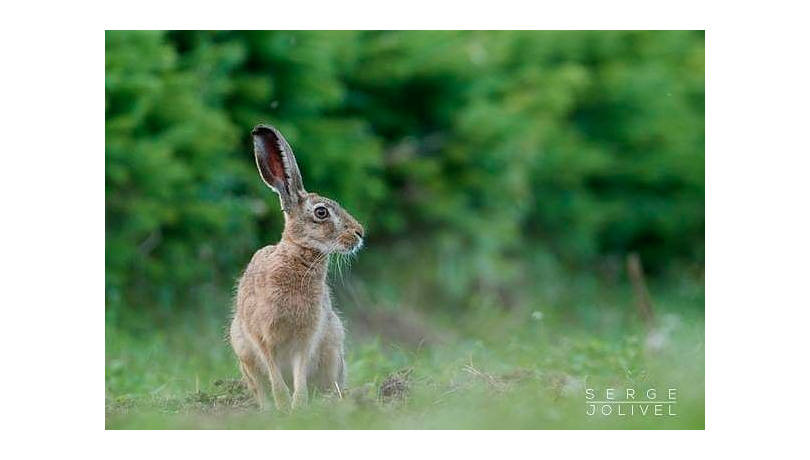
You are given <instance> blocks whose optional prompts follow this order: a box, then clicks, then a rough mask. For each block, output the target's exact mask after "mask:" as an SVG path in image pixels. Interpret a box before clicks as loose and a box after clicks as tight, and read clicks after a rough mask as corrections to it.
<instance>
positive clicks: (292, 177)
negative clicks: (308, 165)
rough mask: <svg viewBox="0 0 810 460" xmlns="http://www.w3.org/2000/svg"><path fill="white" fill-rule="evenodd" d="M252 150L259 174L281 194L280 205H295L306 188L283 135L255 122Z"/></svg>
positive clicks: (287, 208) (291, 206) (287, 206)
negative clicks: (256, 124)
mask: <svg viewBox="0 0 810 460" xmlns="http://www.w3.org/2000/svg"><path fill="white" fill-rule="evenodd" d="M253 151H254V153H255V154H256V166H258V168H259V174H261V176H262V179H263V180H264V182H265V183H266V184H267V185H268V186H270V188H272V189H273V190H274V191H275V192H276V193H278V195H279V196H280V197H281V203H282V206H283V208H284V209H285V210H289V209H290V208H293V207H296V206H298V204H299V203H300V200H301V198H302V197H304V196H305V194H306V191H304V183H303V181H302V180H301V172H300V171H299V170H298V163H297V162H296V161H295V155H293V152H292V149H291V148H290V144H288V143H287V140H286V139H284V136H282V135H281V133H280V132H278V130H277V129H276V128H274V127H272V126H267V125H259V126H257V127H255V128H253Z"/></svg>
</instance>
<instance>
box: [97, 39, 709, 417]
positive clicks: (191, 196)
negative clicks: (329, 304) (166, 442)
mask: <svg viewBox="0 0 810 460" xmlns="http://www.w3.org/2000/svg"><path fill="white" fill-rule="evenodd" d="M105 46H106V65H105V98H106V104H105V119H106V125H105V126H106V128H105V129H106V159H105V162H106V172H105V174H106V190H105V192H106V282H105V296H106V323H107V365H106V370H107V372H106V374H107V375H106V380H107V410H108V417H109V414H110V413H116V414H117V413H119V412H121V411H123V412H122V413H124V414H125V415H127V414H131V413H132V410H130V409H121V407H125V408H129V407H130V406H131V405H132V404H134V403H131V401H141V402H143V401H144V400H145V399H144V395H149V397H154V396H155V395H156V394H161V395H162V394H164V393H166V394H171V395H175V396H176V395H177V394H181V393H183V392H184V391H186V392H187V391H191V389H193V391H194V392H196V393H199V392H201V391H204V389H203V390H201V389H200V385H202V386H203V387H206V385H209V384H210V382H207V381H203V382H202V383H200V382H199V380H200V377H199V375H200V372H201V371H200V369H202V368H205V367H210V366H209V365H210V363H211V359H213V358H211V359H208V358H205V357H203V358H201V359H203V362H202V363H198V364H195V365H194V366H196V367H193V368H189V369H182V370H177V369H173V370H169V369H168V368H167V370H166V371H165V373H164V374H161V373H160V372H161V371H156V372H157V374H156V375H154V381H147V382H143V381H141V380H142V378H143V377H144V375H143V374H144V372H148V371H146V370H145V369H142V368H140V367H138V365H137V362H138V359H140V358H139V356H140V357H143V356H149V359H152V360H154V359H158V360H159V359H166V360H168V359H169V357H171V356H172V355H173V354H175V355H176V354H177V353H180V352H181V351H179V350H178V349H177V348H176V347H175V348H173V347H172V345H171V343H163V342H162V341H165V340H168V341H169V342H171V341H172V340H175V339H173V338H172V337H177V336H178V334H180V335H179V336H180V337H186V336H184V335H182V334H181V333H178V332H177V331H178V330H181V329H183V327H185V328H189V326H187V325H188V324H192V325H194V326H190V329H189V330H188V331H187V334H188V335H189V336H190V335H200V334H201V331H208V332H206V333H204V334H202V335H206V334H208V335H210V337H211V340H210V341H209V342H204V343H201V344H199V346H198V347H197V348H196V349H195V350H196V351H195V352H193V353H196V355H195V356H196V357H198V358H199V354H200V353H201V350H208V351H206V352H205V353H213V354H215V355H216V360H218V361H217V362H219V361H221V362H222V363H221V365H218V367H216V366H214V367H212V371H211V374H212V375H211V376H210V377H211V379H212V380H213V379H214V378H215V377H217V376H219V377H220V378H225V377H232V378H235V377H236V376H237V375H238V372H237V371H236V370H235V369H236V367H235V363H232V362H231V360H232V357H231V356H229V355H227V347H226V346H225V345H224V341H222V340H221V337H218V334H219V331H220V329H222V328H224V326H225V324H227V317H228V315H229V314H230V300H229V297H230V295H231V293H232V289H233V285H234V282H235V279H236V278H237V277H238V276H239V274H240V270H242V269H243V268H244V266H245V264H246V263H247V261H248V260H249V259H250V256H251V255H252V253H253V251H255V250H256V249H257V248H259V247H261V246H264V245H266V244H270V243H272V242H274V241H276V240H277V239H278V235H279V233H280V231H281V225H282V218H281V213H280V211H279V209H278V200H277V199H276V198H275V196H274V195H272V192H271V191H270V190H269V189H267V188H266V187H265V186H264V184H263V183H262V182H261V180H260V179H259V177H258V175H257V173H256V171H255V165H254V162H253V160H252V148H251V140H250V135H249V133H250V130H251V128H252V127H253V126H254V125H256V124H258V123H270V124H274V125H276V126H278V127H279V128H280V129H281V131H282V132H283V133H284V134H285V136H286V137H287V139H288V140H289V142H290V144H291V145H292V146H293V148H294V150H295V152H296V155H297V157H298V161H299V163H300V166H301V170H302V173H303V176H304V181H305V185H306V187H307V189H308V190H311V191H316V192H318V193H320V194H322V195H325V196H329V197H331V198H334V199H336V200H338V201H339V202H340V203H342V204H343V205H344V207H345V208H346V209H348V210H349V211H350V212H351V213H352V214H353V215H355V216H356V217H357V218H358V219H359V220H360V221H361V222H363V224H364V225H365V227H366V231H367V234H368V239H367V247H366V249H365V250H364V252H363V253H361V255H360V256H359V258H358V259H357V260H356V261H355V262H354V264H353V267H352V268H351V270H350V271H348V270H345V269H343V267H339V268H340V269H341V270H340V271H339V272H337V270H335V272H337V273H339V275H336V276H335V277H334V278H333V284H334V285H335V287H336V295H337V298H338V305H339V308H340V309H341V310H342V311H343V312H344V313H345V315H346V316H347V324H348V327H349V332H350V342H351V343H352V344H353V345H352V347H351V349H352V350H355V351H353V352H351V353H360V351H359V350H365V351H366V352H368V353H372V354H373V355H374V356H377V358H378V359H379V360H382V361H374V362H375V363H376V364H374V365H370V367H367V368H361V369H356V370H355V373H354V375H356V376H359V377H357V380H354V383H355V384H357V385H360V384H361V383H367V382H361V381H360V379H361V378H365V379H366V380H374V379H376V378H381V377H379V375H380V372H383V374H384V372H386V371H390V372H394V371H395V370H396V369H395V368H396V367H397V366H394V365H393V364H391V363H393V362H395V361H396V360H395V359H394V358H393V356H394V354H395V353H394V352H392V344H393V345H395V346H405V347H408V346H410V347H411V348H415V347H417V348H418V346H417V344H420V343H421V346H422V347H424V348H425V349H426V350H428V351H426V352H425V353H429V354H433V353H440V352H442V351H443V350H444V351H446V350H450V349H453V350H455V353H456V354H455V355H454V356H461V355H466V354H468V353H469V352H470V351H471V348H470V347H471V346H470V344H469V343H467V342H465V340H471V339H472V338H473V337H475V334H476V331H480V329H481V328H483V329H486V328H487V327H489V326H488V325H493V324H499V322H500V321H507V323H508V319H509V318H513V317H520V318H523V319H524V320H523V321H518V322H516V323H515V325H514V326H509V327H505V328H504V329H503V330H502V331H501V332H502V333H503V334H504V336H509V337H514V336H515V331H516V330H517V329H514V328H522V327H525V324H524V323H526V322H527V321H526V318H538V317H540V318H544V319H543V320H542V322H544V323H545V324H551V325H553V324H559V326H560V328H552V329H555V330H557V329H565V328H569V329H570V330H569V332H567V333H565V334H566V335H565V336H566V337H573V336H577V335H578V334H579V335H581V336H582V338H583V340H586V337H588V338H587V340H596V338H598V337H601V338H602V339H604V340H607V342H605V343H607V344H608V345H606V346H608V348H609V346H612V345H609V344H615V343H619V342H621V343H622V344H625V345H626V344H627V339H628V337H630V338H632V337H636V338H637V339H638V338H639V337H641V339H639V340H636V342H633V340H631V342H633V343H635V345H632V347H636V348H634V349H636V351H638V350H642V348H643V344H644V343H645V340H644V336H645V334H648V333H649V331H646V332H645V330H644V329H643V327H642V326H640V325H639V324H638V323H639V321H638V320H637V318H635V317H634V313H633V302H634V301H633V296H632V293H631V291H630V288H629V285H628V280H627V275H626V271H625V268H624V267H625V257H626V256H627V254H629V253H637V254H639V255H640V258H641V260H642V261H643V264H644V268H645V269H646V272H647V275H648V282H649V284H650V289H651V291H652V295H653V301H654V304H655V306H656V309H657V310H659V311H658V312H657V313H660V314H659V316H660V317H662V318H669V321H670V322H671V323H672V324H684V323H689V322H693V323H696V324H698V326H697V330H699V331H700V333H699V336H700V338H699V341H700V342H701V343H702V326H700V324H701V322H702V315H703V264H704V34H703V32H701V31H666V32H662V31H581V32H572V31H558V32H508V31H500V32H493V31H442V32H429V31H424V32H396V31H387V32H381V31H356V32H355V31H345V32H335V31H331V32H317V31H307V32H295V31H250V32H235V31H219V32H211V31H175V32H144V31H139V32H126V31H108V32H107V33H106V40H105ZM538 314H539V316H538ZM532 315H534V316H532ZM667 315H669V316H667ZM460 317H463V318H466V319H468V320H469V321H471V324H470V325H469V326H470V327H469V328H468V329H465V327H464V325H463V324H460V320H459V318H460ZM673 318H674V319H673ZM661 321H662V322H663V320H661ZM528 323H531V321H530V320H529V321H528ZM179 324H184V325H186V326H183V327H178V325H179ZM509 324H511V323H509ZM510 327H513V329H510ZM520 330H521V331H522V332H521V334H523V332H526V331H524V330H523V329H520ZM212 331H213V332H212ZM431 331H433V332H431ZM545 333H546V334H547V335H548V334H550V333H552V332H551V331H546V332H545ZM526 334H527V336H526V340H527V341H529V342H532V341H535V340H539V337H540V336H539V335H538V334H540V332H539V331H537V330H535V329H532V330H531V331H530V332H526ZM600 334H601V335H600ZM673 334H675V333H673ZM431 336H439V337H444V341H442V340H430V337H431ZM447 337H451V338H450V339H447ZM492 337H497V334H496V335H495V336H491V337H490V339H492V340H494V343H486V341H485V342H484V343H483V347H484V348H488V347H489V348H492V349H497V348H499V347H500V346H501V345H502V342H501V341H499V340H495V339H493V338H492ZM608 337H610V339H608ZM448 340H449V342H448ZM615 341H619V342H615ZM156 343H158V344H159V343H162V345H156ZM448 343H454V344H455V345H453V346H450V345H448ZM639 344H641V345H639ZM150 347H151V348H150ZM394 348H396V347H394ZM144 350H151V351H148V352H145V351H144ZM369 350H372V351H369ZM546 351H548V350H546ZM141 352H143V353H145V355H144V354H140V355H139V353H141ZM392 353H394V354H392ZM700 353H701V354H702V351H701V352H700ZM351 356H354V358H357V359H356V362H362V359H359V355H350V357H351ZM560 356H561V358H560V359H561V360H563V361H564V358H563V356H565V355H564V354H561V355H560ZM583 359H586V360H587V359H594V360H596V363H595V365H597V367H599V366H598V364H599V363H603V361H604V360H606V359H608V358H606V357H604V356H602V355H599V356H590V357H589V356H585V357H584V358H583ZM700 359H701V360H702V356H701V358H700ZM386 360H388V361H386ZM372 361H373V360H372ZM400 361H401V360H400ZM405 361H407V360H405ZM496 361H497V362H500V363H503V362H504V361H503V359H499V360H496ZM507 361H508V359H507ZM563 361H560V362H556V363H546V364H544V365H538V366H539V367H537V368H536V369H534V370H533V372H535V371H536V372H538V373H540V374H542V375H546V376H548V375H549V374H548V373H549V372H551V371H552V369H550V368H549V366H551V367H554V366H557V367H559V366H563V367H564V365H563ZM380 362H387V363H388V364H391V365H390V366H389V365H387V364H386V365H383V366H382V367H383V368H385V369H381V368H379V367H380V366H378V365H379V364H380ZM397 362H398V361H397ZM701 362H702V361H701ZM398 363H399V364H402V365H405V364H407V363H405V362H404V361H403V362H398ZM439 363H441V361H439ZM446 364H447V363H446V362H444V364H438V363H437V364H436V369H438V368H443V366H445V365H446ZM375 366H376V367H375ZM388 367H390V369H389V368H388ZM445 367H446V366H445ZM620 367H621V366H620ZM639 367H644V365H643V363H642V364H639ZM699 368H700V369H699V375H698V377H699V382H700V386H701V387H700V391H701V392H702V378H703V375H702V372H703V371H702V364H701V365H700V366H699ZM213 369H215V370H213ZM557 370H559V369H557ZM631 370H634V369H633V366H630V364H628V363H625V367H624V368H623V371H625V374H626V371H631ZM635 370H638V369H635ZM431 372H432V371H430V370H425V374H426V375H430V374H431ZM565 372H567V373H564V375H567V376H573V377H572V378H574V379H576V378H581V377H583V375H584V374H583V371H582V370H580V371H579V374H578V373H577V371H576V370H574V369H568V370H567V371H565ZM222 374H227V375H222ZM538 375H539V374H538ZM589 375H590V374H589ZM136 376H137V378H136ZM190 376H194V378H193V379H192V378H191V377H190ZM133 379H134V380H133ZM139 379H141V380H139ZM350 379H351V378H350ZM192 380H193V381H192ZM203 380H205V379H203ZM134 382H140V383H134ZM166 382H180V383H179V384H178V385H176V387H173V386H172V385H174V384H172V385H169V386H168V387H167V386H166ZM156 390H157V391H156ZM696 391H697V390H696ZM167 392H168V393H167ZM164 396H165V395H164ZM165 397H167V398H169V397H170V396H165ZM122 398H123V399H122ZM701 398H702V395H701ZM147 399H148V398H147ZM122 400H124V401H129V402H126V403H122V402H121V401H122ZM414 404H416V403H414ZM147 406H148V407H150V408H151V409H155V407H153V406H149V405H148V404H147ZM158 407H163V406H160V405H158ZM181 407H184V406H182V405H181ZM151 409H150V410H151ZM164 409H165V408H164ZM698 410H699V411H702V403H701V404H699V409H698ZM136 412H137V411H136ZM158 412H161V411H160V410H159V411H158ZM164 412H165V411H164ZM128 416H129V415H127V417H128ZM698 418H700V417H698ZM192 419H194V418H193V417H192ZM116 420H118V419H116ZM122 420H130V419H129V418H126V417H125V418H124V419H122ZM149 420H152V421H151V422H150V423H152V422H154V423H158V422H155V421H154V420H153V419H149ZM158 420H164V419H163V418H159V419H158ZM352 420H354V419H352ZM450 420H452V418H450ZM122 423H123V422H122ZM346 423H347V424H348V425H349V426H351V423H350V422H346ZM526 423H528V426H529V427H531V426H533V425H531V423H529V422H526ZM701 423H702V420H701ZM447 426H453V424H452V423H451V422H448V425H447ZM519 426H524V425H520V424H519Z"/></svg>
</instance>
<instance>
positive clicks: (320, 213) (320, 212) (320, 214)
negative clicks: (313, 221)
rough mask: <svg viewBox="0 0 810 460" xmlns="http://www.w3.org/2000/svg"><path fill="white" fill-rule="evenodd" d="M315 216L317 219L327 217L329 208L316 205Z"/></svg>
mask: <svg viewBox="0 0 810 460" xmlns="http://www.w3.org/2000/svg"><path fill="white" fill-rule="evenodd" d="M315 217H317V218H318V219H326V218H327V217H329V210H328V209H326V206H318V207H317V208H315Z"/></svg>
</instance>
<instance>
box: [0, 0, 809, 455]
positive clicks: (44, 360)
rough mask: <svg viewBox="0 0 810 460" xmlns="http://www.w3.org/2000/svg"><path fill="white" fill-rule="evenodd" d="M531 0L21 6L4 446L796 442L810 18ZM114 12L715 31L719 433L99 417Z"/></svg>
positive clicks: (710, 133)
mask: <svg viewBox="0 0 810 460" xmlns="http://www.w3.org/2000/svg"><path fill="white" fill-rule="evenodd" d="M529 5H530V4H528V3H526V2H520V3H518V2H510V1H500V2H496V3H478V4H474V3H469V2H465V3H463V4H462V3H457V4H455V5H447V4H445V3H439V2H435V1H433V2H424V1H423V2H408V3H394V4H391V3H382V2H361V3H359V4H358V3H357V2H332V3H330V4H325V5H324V4H319V5H317V6H316V5H314V2H296V3H295V4H294V6H293V4H292V3H290V4H280V5H275V4H271V3H268V2H262V3H260V2H228V3H227V4H224V5H211V6H210V7H209V8H210V9H208V10H206V9H205V7H206V5H203V4H201V3H199V2H197V3H191V2H185V3H180V2H178V3H173V2H172V3H170V2H165V1H163V2H156V1H145V2H140V3H137V4H133V3H126V4H124V3H122V4H121V5H120V6H113V5H111V4H109V3H103V4H102V3H99V4H98V5H96V6H93V5H91V4H88V3H84V4H81V2H78V4H77V2H74V3H70V4H65V3H62V4H59V5H51V6H46V5H40V4H36V5H30V6H25V7H19V6H18V7H17V8H19V9H22V11H17V12H16V13H14V14H12V15H10V17H14V18H19V19H18V20H17V19H15V20H13V21H11V22H13V24H12V27H10V28H7V29H5V30H4V31H3V32H2V33H3V38H4V40H3V42H4V44H5V46H4V50H5V51H6V54H5V56H4V57H5V59H4V61H5V66H4V70H5V71H4V76H5V77H6V81H5V84H4V85H3V96H4V104H3V106H4V108H3V112H4V114H5V115H6V128H7V129H6V133H5V134H6V136H5V137H6V139H7V140H6V141H5V142H4V147H5V148H4V153H5V155H4V160H3V161H4V168H2V171H3V176H2V178H3V180H2V181H0V183H2V187H3V191H4V194H3V196H4V197H5V200H4V202H5V204H6V212H5V216H4V217H5V218H4V219H3V220H4V225H3V229H4V238H3V240H4V249H5V251H4V255H5V256H6V257H4V258H3V259H4V260H3V266H4V268H5V269H6V271H5V273H6V283H5V287H6V289H5V290H4V302H3V304H4V305H5V307H6V314H7V317H6V321H5V324H6V325H7V328H6V331H5V334H2V345H3V350H4V357H5V358H6V362H5V366H4V370H5V371H6V372H7V374H6V379H4V380H5V381H4V382H3V383H2V385H3V389H4V390H6V391H4V394H5V395H6V399H7V402H8V407H7V408H6V420H8V421H11V422H12V424H13V429H14V430H15V431H16V433H14V434H12V433H7V437H6V439H9V440H10V441H9V442H10V445H9V447H10V448H11V449H15V448H17V449H24V450H23V451H24V452H30V453H35V454H60V453H68V452H77V453H78V452H81V453H82V454H85V455H93V454H100V455H109V456H114V457H120V458H139V459H141V458H143V457H145V456H149V457H158V458H163V457H173V458H181V457H182V458H225V457H226V456H227V457H235V456H243V455H244V456H247V455H251V456H258V457H262V456H270V457H274V456H281V455H285V454H286V455H292V456H301V455H306V456H309V455H310V454H316V455H317V454H320V455H325V456H329V457H330V458H331V457H342V456H351V457H354V458H357V457H361V458H362V457H372V456H373V457H375V458H380V457H385V458H388V457H393V458H406V457H407V458H409V459H412V458H414V457H417V458H422V457H426V458H436V457H441V458H451V457H452V458H466V457H476V458H477V457H488V458H499V457H502V456H504V455H514V454H522V455H531V456H535V455H536V456H538V457H541V456H559V457H563V458H570V457H574V458H578V457H599V458H628V457H655V458H676V457H677V458H682V457H684V456H685V455H687V454H691V455H700V456H701V457H702V456H708V455H711V454H712V453H721V454H734V453H736V454H742V453H745V454H751V455H757V454H759V455H765V454H769V456H773V455H774V454H778V453H788V452H792V451H793V449H797V448H799V447H800V446H801V445H800V443H803V442H804V439H803V436H802V435H804V434H805V433H806V417H805V415H804V414H805V412H806V408H805V407H804V404H803V402H802V399H803V396H804V393H805V391H806V390H805V389H804V383H805V382H806V381H807V380H806V377H807V364H806V363H807V357H806V356H805V353H806V350H808V346H807V345H808V343H807V342H808V339H807V337H808V334H807V332H806V325H807V324H808V322H807V319H808V318H807V310H808V308H809V307H810V302H808V289H807V283H808V281H810V276H809V274H808V270H807V260H808V255H810V253H809V252H808V235H810V226H808V208H810V207H809V206H808V205H807V197H808V196H810V193H809V192H810V190H808V182H810V181H808V173H809V172H810V168H809V167H808V166H810V165H809V164H808V159H807V154H808V145H807V140H806V135H805V130H806V125H807V113H806V111H807V109H806V108H807V107H808V102H810V101H808V90H807V82H808V81H810V75H808V69H807V59H806V57H805V56H806V47H803V46H801V44H803V43H806V42H807V36H806V34H805V33H804V32H803V30H805V27H806V24H805V23H804V21H805V19H806V15H805V14H801V13H800V11H799V10H798V9H797V8H795V7H794V6H793V5H794V3H790V2H769V3H767V4H757V5H756V6H748V5H739V4H736V5H734V7H733V8H728V7H727V5H724V4H721V3H717V4H716V5H714V6H711V5H709V4H708V3H707V2H696V1H684V2H671V3H669V4H661V3H659V2H623V3H622V2H567V3H565V4H558V3H554V4H548V5H546V4H533V5H532V6H529ZM26 9H27V10H26ZM104 28H316V29H317V28H320V29H328V28H448V29H453V28H493V29H494V28H510V29H520V28H678V29H686V28H708V32H707V53H706V59H707V85H706V91H707V98H706V104H707V130H706V132H707V135H706V139H707V144H706V147H707V149H706V152H707V155H706V158H707V165H706V166H707V198H706V204H707V208H706V209H707V211H706V213H707V241H706V247H707V267H706V268H707V276H706V279H707V284H708V285H707V291H708V292H707V306H706V310H707V361H706V362H707V372H706V376H707V381H706V385H707V391H706V398H707V420H706V423H707V431H706V432H705V433H704V432H666V433H665V432H586V431H574V432H487V433H471V432H375V433H366V432H359V431H358V432H318V433H309V432H278V433H276V432H241V433H236V432H227V433H225V432H183V433H174V432H173V433H170V432H105V431H104V420H103V412H102V409H101V407H100V405H101V402H100V400H101V396H100V395H101V394H102V392H103V390H102V387H101V385H102V384H101V375H100V373H101V363H102V361H103V358H104V356H103V355H104V351H103V345H102V344H103V343H104V342H103V330H104V328H103V311H104V299H103V279H104V271H103V268H102V265H101V261H102V259H103V256H104V254H103V252H104V248H103V240H104V235H103V230H102V229H103V212H104V211H103V210H104V203H103V194H102V190H103V185H104V184H103V177H104V171H103V152H104V140H103V135H104V134H103V133H104V130H103V119H102V108H101V107H102V105H103V103H104V102H103V99H102V98H103V96H102V94H101V88H100V86H101V79H102V76H101V68H102V64H103V60H104V57H103V33H102V30H103V29H104ZM9 140H10V141H9ZM763 401H766V402H763ZM767 401H772V402H767ZM794 401H795V402H794ZM805 450H806V449H805ZM711 451H715V452H711Z"/></svg>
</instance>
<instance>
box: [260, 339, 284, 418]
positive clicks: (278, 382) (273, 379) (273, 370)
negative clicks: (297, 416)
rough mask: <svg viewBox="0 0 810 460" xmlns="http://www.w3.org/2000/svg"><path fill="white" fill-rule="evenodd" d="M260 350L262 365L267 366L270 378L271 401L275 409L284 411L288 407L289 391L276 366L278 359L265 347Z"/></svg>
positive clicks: (279, 369)
mask: <svg viewBox="0 0 810 460" xmlns="http://www.w3.org/2000/svg"><path fill="white" fill-rule="evenodd" d="M260 349H261V352H262V359H263V360H264V364H265V366H267V376H268V377H269V378H270V387H271V388H272V390H273V400H274V401H275V402H276V408H277V409H278V410H281V411H286V410H287V409H288V408H289V407H290V389H289V388H287V384H286V383H284V376H283V374H282V373H281V368H280V367H279V365H278V359H276V356H275V354H274V353H273V351H272V350H271V349H270V348H269V347H267V346H266V345H264V346H260Z"/></svg>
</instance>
